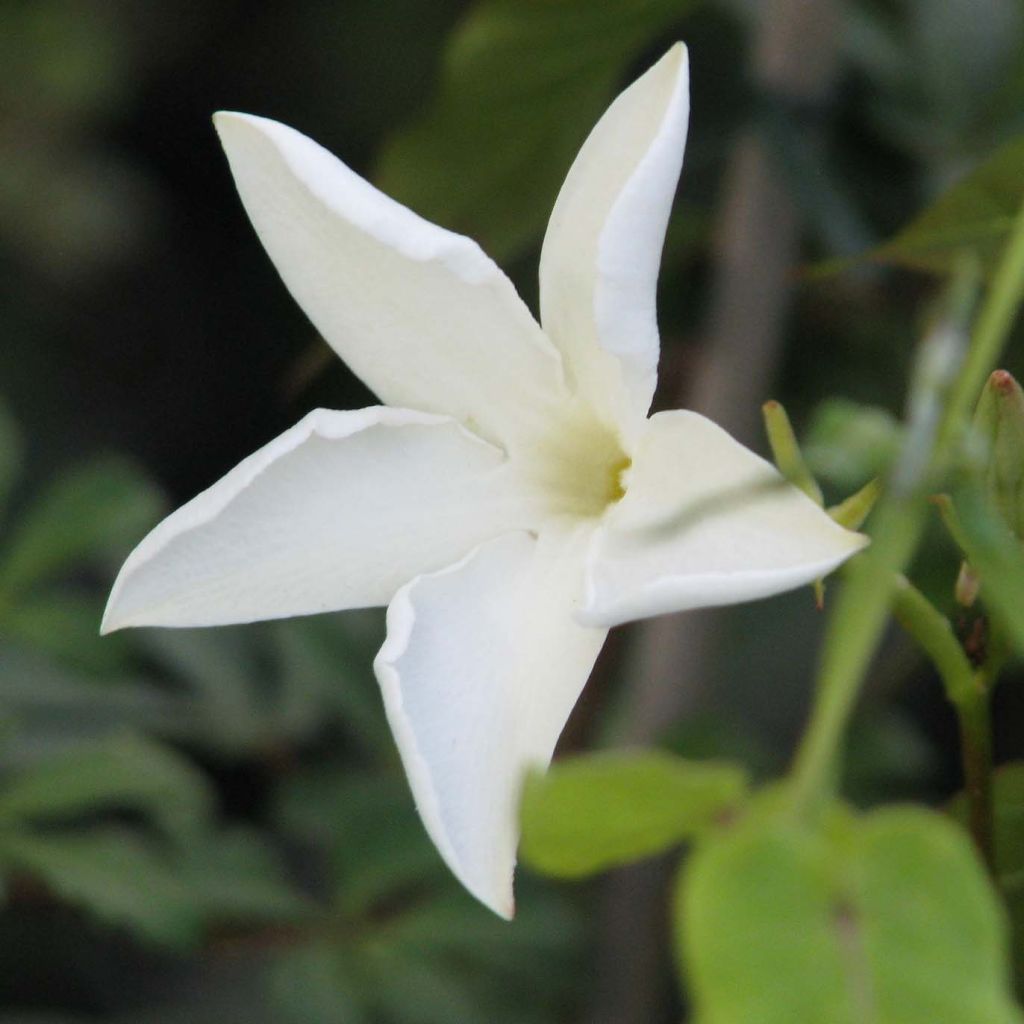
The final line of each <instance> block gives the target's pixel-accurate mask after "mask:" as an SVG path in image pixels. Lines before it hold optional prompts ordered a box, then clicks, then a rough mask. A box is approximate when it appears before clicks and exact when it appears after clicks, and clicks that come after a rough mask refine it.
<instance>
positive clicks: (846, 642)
mask: <svg viewBox="0 0 1024 1024" xmlns="http://www.w3.org/2000/svg"><path fill="white" fill-rule="evenodd" d="M957 290H958V289H955V288H954V293H955V292H956V291H957ZM1022 295H1024V204H1022V205H1021V208H1020V210H1019V211H1018V214H1017V216H1016V218H1015V220H1014V224H1013V228H1012V230H1011V232H1010V236H1009V238H1008V240H1007V243H1006V247H1005V249H1004V250H1003V254H1002V258H1001V260H1000V263H999V266H998V268H997V269H996V273H995V276H994V277H993V279H992V284H991V286H990V288H989V290H988V293H987V295H986V297H985V302H984V304H983V306H982V309H981V311H980V313H979V315H978V318H977V321H976V323H975V327H974V330H973V332H972V335H971V340H970V345H969V347H968V349H967V353H966V356H965V358H964V360H963V363H962V364H961V365H960V366H959V367H958V366H957V365H956V364H955V363H952V364H951V363H950V360H949V359H945V360H944V359H942V358H941V355H942V350H941V348H940V346H939V345H937V344H933V345H932V346H929V344H928V343H927V342H926V343H925V345H924V346H923V351H922V360H921V363H920V366H919V376H920V379H919V380H918V381H917V388H916V389H915V390H912V393H911V402H910V408H911V421H910V423H909V425H908V438H907V442H906V445H905V446H904V450H903V453H902V455H901V459H900V463H898V464H897V466H896V467H895V470H894V474H893V483H894V484H898V486H892V487H891V489H890V492H889V493H888V494H887V495H885V496H884V497H883V498H882V500H881V502H880V503H879V507H878V509H877V511H876V521H875V528H874V530H873V536H872V543H871V546H870V547H869V548H868V549H867V550H866V551H865V552H864V553H863V554H862V555H861V556H859V558H857V559H856V560H854V562H853V563H852V564H851V565H850V567H849V569H848V576H847V580H846V585H845V586H844V588H843V591H842V593H841V594H840V595H839V599H838V600H837V602H836V604H835V607H834V609H833V612H832V616H831V618H830V621H829V625H828V628H827V631H826V635H825V642H824V646H823V649H822V657H821V663H820V667H819V671H818V678H817V689H816V695H815V701H814V706H813V709H812V713H811V720H810V723H809V724H808V727H807V730H806V732H805V733H804V736H803V739H802V740H801V743H800V746H799V747H798V749H797V753H796V758H795V760H794V764H793V769H792V773H791V798H792V802H793V807H794V809H795V810H797V812H798V813H801V814H816V813H818V812H819V811H820V809H821V808H822V807H823V806H824V805H825V804H826V803H827V801H828V800H829V799H830V798H831V796H832V795H833V793H834V790H835V784H836V777H837V761H838V755H839V751H840V748H841V745H842V740H843V736H844V734H845V732H846V726H847V723H848V722H849V718H850V715H851V713H852V711H853V707H854V705H855V703H856V700H857V697H858V695H859V693H860V690H861V687H862V685H863V681H864V677H865V675H866V673H867V669H868V665H869V663H870V661H871V658H872V657H873V655H874V653H875V651H876V650H877V648H878V644H879V642H880V640H881V636H882V632H883V630H884V629H885V624H886V621H887V619H888V615H889V607H890V601H891V598H892V595H893V592H894V588H895V586H896V582H897V580H898V574H900V573H902V571H903V570H904V569H905V568H906V566H907V565H908V564H909V563H910V560H911V559H912V558H913V556H914V553H915V551H916V550H917V547H918V543H919V542H920V539H921V534H922V532H923V530H924V525H925V521H926V516H927V508H928V505H927V501H926V489H927V484H928V482H929V481H930V478H931V477H932V476H933V475H934V472H935V470H936V468H937V467H939V466H942V465H947V464H948V463H949V461H950V460H951V456H952V455H953V453H954V452H955V449H956V447H957V446H958V445H959V443H960V440H961V437H962V432H963V429H964V426H965V424H966V416H967V413H968V411H969V410H970V407H971V403H972V402H973V401H974V400H975V398H976V397H977V395H978V393H979V392H980V390H981V387H982V385H983V384H984V382H985V378H986V377H987V376H988V374H989V373H990V372H991V371H992V369H993V368H994V367H995V364H996V361H997V360H998V359H999V357H1000V355H1001V353H1002V350H1003V347H1004V345H1005V344H1006V339H1007V336H1008V334H1009V331H1010V327H1011V326H1012V324H1013V321H1014V317H1015V315H1016V312H1017V309H1018V307H1019V305H1020V302H1021V298H1022ZM962 312H963V310H962V309H960V310H956V309H955V310H954V318H953V321H952V322H951V323H950V324H947V325H946V328H945V329H946V331H947V332H950V331H952V332H955V330H956V323H955V319H956V316H957V315H958V314H960V315H962ZM941 330H942V328H941V327H940V329H939V333H941ZM936 333H937V332H933V334H936ZM929 347H931V348H932V350H933V351H932V352H929V351H928V349H929ZM936 356H938V357H939V360H938V362H937V363H936V362H935V358H936ZM936 369H937V371H938V372H935V371H936ZM937 406H938V408H937ZM986 714H987V705H986ZM982 732H983V733H984V737H985V738H984V741H981V739H980V737H981V733H982ZM964 738H965V741H967V740H969V741H970V743H971V744H972V746H971V755H970V756H971V767H970V770H971V772H972V774H973V773H974V772H977V773H979V774H980V775H983V776H984V778H985V779H986V780H987V779H988V778H989V777H990V775H991V753H990V743H991V740H990V730H989V728H988V723H987V721H985V720H983V719H982V717H981V716H980V715H979V714H977V713H976V712H975V713H974V714H973V715H972V717H971V719H970V729H969V734H968V735H966V736H965V737H964ZM986 750H989V754H988V765H987V766H986V764H985V756H986V755H985V751H986ZM965 757H966V748H965ZM985 784H986V785H987V784H989V783H988V782H986V783H985Z"/></svg>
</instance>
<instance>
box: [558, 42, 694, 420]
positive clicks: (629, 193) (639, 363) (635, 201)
mask: <svg viewBox="0 0 1024 1024" xmlns="http://www.w3.org/2000/svg"><path fill="white" fill-rule="evenodd" d="M689 112H690V92H689V70H688V61H687V54H686V47H685V46H683V44H682V43H677V44H676V45H675V46H674V47H673V48H672V49H671V50H669V52H668V53H667V54H666V55H665V56H664V57H663V58H662V59H661V60H660V61H658V63H657V64H655V65H654V67H653V68H651V69H650V70H649V71H648V72H647V73H646V74H644V75H643V76H642V77H641V78H639V79H638V80H637V81H636V82H634V83H633V84H632V85H631V86H630V87H629V88H628V89H626V91H625V92H623V93H622V94H621V95H620V96H619V97H618V99H616V100H615V102H614V103H612V105H611V106H610V107H609V108H608V110H607V112H606V113H605V114H604V116H603V117H602V118H601V120H600V121H599V122H598V123H597V126H596V127H595V128H594V130H593V131H592V132H591V133H590V137H589V138H588V139H587V141H586V142H585V143H584V144H583V148H582V149H581V150H580V152H579V155H578V156H577V157H576V161H575V163H574V164H573V165H572V168H571V169H570V171H569V175H568V177H567V178H566V179H565V184H564V185H563V186H562V191H561V193H560V194H559V196H558V201H557V202H556V203H555V209H554V212H553V213H552V214H551V221H550V223H549V224H548V231H547V236H546V238H545V239H544V249H543V252H542V253H541V260H540V308H541V322H542V323H543V324H544V329H545V330H546V331H547V333H548V335H549V336H550V337H551V338H552V339H553V340H554V342H555V344H556V345H558V347H559V348H560V349H561V350H562V353H563V354H564V355H565V357H566V368H567V371H568V372H569V374H570V376H571V377H572V378H573V380H574V381H575V384H576V387H577V389H578V390H579V391H580V392H581V393H582V394H584V395H585V396H587V397H588V398H589V399H590V400H591V402H593V403H594V404H595V405H596V406H597V408H599V409H601V410H602V411H603V412H604V414H605V415H606V416H607V417H608V418H609V419H610V420H611V421H612V422H613V423H616V424H618V425H620V427H621V428H622V429H623V431H624V432H625V433H626V434H627V436H631V435H632V434H633V433H635V432H636V431H637V430H638V429H639V427H640V423H641V421H642V420H643V417H644V416H646V415H647V410H648V408H649V407H650V404H651V397H652V396H653V394H654V386H655V384H656V383H657V368H658V348H659V341H658V323H657V309H656V304H655V300H656V290H657V283H658V267H659V264H660V262H661V247H662V244H663V242H664V240H665V229H666V227H667V225H668V216H669V210H670V209H671V206H672V198H673V196H674V195H675V190H676V183H677V182H678V180H679V171H680V169H681V168H682V163H683V149H684V148H685V146H686V127H687V120H688V118H689Z"/></svg>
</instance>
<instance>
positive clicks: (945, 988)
mask: <svg viewBox="0 0 1024 1024" xmlns="http://www.w3.org/2000/svg"><path fill="white" fill-rule="evenodd" d="M676 914H677V929H678V937H679V947H680V951H681V956H682V958H683V968H684V969H685V971H686V972H687V974H688V976H689V978H690V981H691V991H692V992H693V995H694V998H695V1001H696V1006H697V1011H698V1015H699V1017H700V1019H701V1020H702V1021H707V1022H709V1024H710V1022H714V1024H718V1022H722V1024H822V1022H824V1021H828V1022H830V1024H964V1022H965V1021H971V1022H972V1024H1011V1022H1014V1024H1017V1022H1019V1021H1021V1019H1022V1017H1021V1015H1020V1013H1019V1011H1017V1010H1016V1009H1015V1007H1014V1006H1013V1004H1012V1002H1011V998H1010V994H1009V987H1008V971H1007V967H1008V962H1007V956H1006V953H1005V938H1006V934H1005V933H1006V929H1005V922H1004V921H1003V918H1002V915H1001V912H1000V909H999V907H998V905H997V903H996V900H995V899H994V896H993V893H992V891H991V888H990V886H989V883H988V880H987V879H986V877H985V874H984V871H983V870H982V868H981V865H980V864H979V862H978V861H977V859H976V857H975V855H974V851H973V848H972V847H971V845H970V842H969V841H968V839H967V837H966V836H965V835H964V834H963V833H962V832H961V831H960V830H959V829H957V828H956V827H954V826H953V825H951V824H949V823H948V822H947V821H944V820H943V819H942V818H941V817H939V816H937V815H934V814H930V813H927V812H924V811H919V810H885V811H880V812H877V813H875V814H872V815H870V816H868V817H865V818H860V819H854V820H852V821H837V822H835V823H833V825H832V827H831V830H830V831H829V832H828V833H825V832H813V831H810V830H808V829H804V828H801V827H800V826H798V825H796V824H790V823H783V822H779V821H769V822H765V821H761V820H752V821H750V822H748V823H744V824H742V825H740V826H739V827H737V828H736V829H735V830H734V831H733V832H732V833H730V834H727V835H725V836H721V837H719V838H717V839H716V840H714V841H712V842H709V843H708V844H707V845H706V846H705V847H703V848H702V849H700V850H698V851H697V853H696V854H695V855H694V858H693V860H692V861H691V863H690V864H689V865H688V866H687V868H686V869H685V871H684V873H683V876H682V879H681V884H680V886H679V889H678V894H677V901H676Z"/></svg>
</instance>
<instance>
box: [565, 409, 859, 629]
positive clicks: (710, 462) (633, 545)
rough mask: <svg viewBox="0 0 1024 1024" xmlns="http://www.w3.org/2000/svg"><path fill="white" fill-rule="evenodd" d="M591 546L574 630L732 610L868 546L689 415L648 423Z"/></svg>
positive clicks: (714, 428)
mask: <svg viewBox="0 0 1024 1024" xmlns="http://www.w3.org/2000/svg"><path fill="white" fill-rule="evenodd" d="M626 488H627V489H626V495H625V497H624V498H623V499H622V500H621V501H620V502H619V503H618V504H617V505H616V506H614V507H613V508H612V509H611V510H610V511H609V513H608V514H607V516H606V517H605V520H604V522H603V524H602V526H601V527H600V528H599V529H598V531H597V533H596V534H595V536H594V541H593V545H592V548H591V553H590V558H589V563H588V567H587V576H586V602H585V606H584V608H583V610H582V612H581V613H580V615H579V619H580V621H581V622H585V623H589V624H591V625H602V626H611V625H616V624H618V623H620V622H627V621H629V620H631V619H639V618H644V617H646V616H649V615H660V614H662V613H664V612H674V611H683V610H685V609H688V608H701V607H707V606H711V605H721V604H733V603H735V602H737V601H749V600H753V599H754V598H759V597H768V596H770V595H772V594H778V593H781V592H782V591H784V590H791V589H792V588H794V587H798V586H801V585H802V584H804V583H809V582H811V581H812V580H814V579H817V578H818V577H821V576H824V575H826V574H827V573H829V572H831V571H832V570H833V569H835V568H836V567H837V566H838V565H839V564H840V563H841V562H844V561H845V560H846V559H847V558H849V557H850V556H851V555H852V554H854V553H855V552H857V551H859V550H860V549H861V548H862V547H863V546H864V544H865V543H867V538H866V537H864V536H863V535H861V534H859V533H852V532H850V531H849V530H844V529H843V528H842V527H840V526H838V525H837V524H836V523H835V522H833V520H832V519H831V518H829V516H828V514H827V513H825V512H824V511H822V510H821V509H820V508H819V507H818V506H817V505H816V504H815V503H814V502H813V501H811V500H810V498H808V497H807V496H806V495H805V494H804V493H803V492H802V491H800V490H798V489H797V488H796V487H793V486H792V485H791V484H789V483H787V482H786V481H785V480H784V479H783V478H782V477H781V476H780V475H779V473H778V472H777V471H776V469H775V468H774V467H773V466H771V465H770V464H769V463H767V462H765V461H764V459H762V458H760V457H759V456H757V455H755V454H754V453H753V452H751V451H749V450H748V449H746V448H744V447H743V446H742V445H741V444H739V443H738V442H737V441H734V440H733V439H732V438H731V437H730V436H729V435H728V434H727V433H726V432H725V431H724V430H722V428H721V427H718V426H716V425H715V424H714V423H712V422H711V421H710V420H708V419H705V418H704V417H703V416H699V415H698V414H697V413H693V412H681V411H677V412H663V413H658V414H657V415H656V416H653V417H651V419H650V420H649V421H648V425H647V427H646V429H645V431H644V433H643V434H642V435H641V438H640V441H639V444H638V447H637V449H636V451H635V453H634V457H633V466H632V469H631V470H630V471H629V476H628V479H627V481H626Z"/></svg>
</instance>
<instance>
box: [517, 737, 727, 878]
mask: <svg viewBox="0 0 1024 1024" xmlns="http://www.w3.org/2000/svg"><path fill="white" fill-rule="evenodd" d="M745 790H746V777H745V775H744V772H743V770H742V769H741V768H739V767H738V766H736V765H732V764H728V763H725V762H720V763H716V762H695V761H684V760H683V759H682V758H678V757H674V756H672V755H671V754H665V753H660V752H657V751H647V752H615V753H601V754H589V755H584V756H582V757H575V758H569V759H565V760H563V761H560V762H558V763H557V764H555V765H554V766H553V767H552V769H551V770H550V771H549V772H548V773H547V774H546V775H542V774H539V773H537V774H533V775H530V776H528V777H527V780H526V784H525V787H524V789H523V798H522V805H521V809H520V816H521V820H522V829H523V834H522V842H521V846H520V855H521V856H522V858H523V860H524V861H525V862H526V863H528V864H530V865H532V866H533V867H535V868H537V869H538V870H541V871H545V872H547V873H548V874H552V875H560V876H562V877H568V878H575V877H580V876H582V875H589V874H593V873H594V872H596V871H603V870H604V869H606V868H609V867H613V866H614V865H617V864H625V863H628V862H629V861H634V860H638V859H639V858H641V857H648V856H651V855H652V854H655V853H660V852H661V851H662V850H665V849H667V848H668V847H670V846H674V845H675V844H676V843H679V842H681V841H682V840H683V839H687V838H689V837H690V836H693V835H694V834H696V833H698V832H700V831H701V830H702V829H704V828H706V827H707V826H708V825H710V824H712V823H713V822H714V821H715V819H716V818H719V817H720V816H721V815H722V814H724V813H725V812H727V811H729V810H731V809H732V808H734V807H735V806H736V805H737V804H738V803H739V802H740V801H741V800H742V798H743V795H744V792H745Z"/></svg>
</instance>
